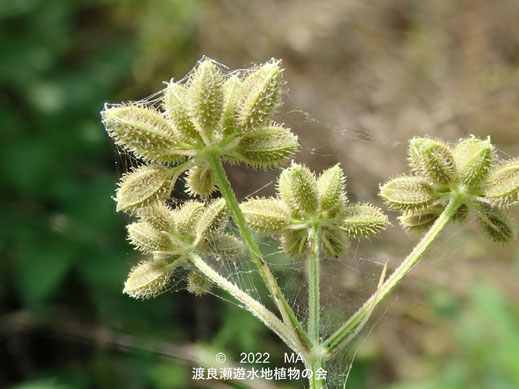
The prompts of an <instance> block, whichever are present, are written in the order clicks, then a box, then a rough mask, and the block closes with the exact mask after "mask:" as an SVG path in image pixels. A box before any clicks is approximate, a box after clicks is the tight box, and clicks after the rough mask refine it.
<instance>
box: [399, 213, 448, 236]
mask: <svg viewBox="0 0 519 389" xmlns="http://www.w3.org/2000/svg"><path fill="white" fill-rule="evenodd" d="M441 211H442V210H441V208H433V209H427V210H424V211H422V212H409V213H406V214H404V215H402V216H400V217H399V218H398V220H399V221H400V224H402V227H404V228H405V229H406V230H409V231H425V230H427V229H429V228H430V227H431V226H432V225H433V224H434V222H435V221H436V219H438V216H440V213H441Z"/></svg>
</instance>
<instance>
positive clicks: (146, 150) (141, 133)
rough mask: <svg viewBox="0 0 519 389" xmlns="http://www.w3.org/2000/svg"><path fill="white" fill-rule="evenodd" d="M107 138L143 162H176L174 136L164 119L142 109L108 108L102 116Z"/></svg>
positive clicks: (134, 106)
mask: <svg viewBox="0 0 519 389" xmlns="http://www.w3.org/2000/svg"><path fill="white" fill-rule="evenodd" d="M101 116H102V118H103V123H104V125H105V127H106V131H107V132H108V134H109V135H110V136H111V137H112V138H113V139H114V141H115V143H116V144H117V145H118V146H121V147H122V148H123V149H125V150H126V151H129V152H131V153H133V154H135V155H136V156H137V157H139V158H141V159H143V160H144V161H154V162H166V163H167V162H176V161H179V160H182V159H183V157H182V156H181V155H178V154H176V153H175V149H176V148H177V146H178V145H177V139H176V136H175V132H174V130H173V128H172V127H171V125H170V124H169V123H168V121H167V120H166V119H165V118H164V117H163V115H162V114H161V113H160V112H158V111H156V110H154V109H152V108H147V107H144V106H141V105H121V106H116V107H112V108H109V107H105V109H104V111H102V112H101Z"/></svg>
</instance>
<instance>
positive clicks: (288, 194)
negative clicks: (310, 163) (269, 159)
mask: <svg viewBox="0 0 519 389" xmlns="http://www.w3.org/2000/svg"><path fill="white" fill-rule="evenodd" d="M278 191H279V194H280V195H281V199H282V200H283V201H284V202H285V204H286V205H287V206H288V208H289V209H290V211H291V213H292V215H293V216H295V217H302V216H305V215H309V214H314V213H315V212H316V211H317V209H318V206H319V193H318V192H317V181H316V179H315V176H314V174H313V173H312V172H311V171H310V170H309V169H308V168H307V167H305V166H303V165H299V164H297V163H293V164H292V166H290V167H289V168H287V169H285V170H283V172H282V173H281V175H280V176H279V180H278Z"/></svg>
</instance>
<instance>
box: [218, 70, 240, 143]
mask: <svg viewBox="0 0 519 389" xmlns="http://www.w3.org/2000/svg"><path fill="white" fill-rule="evenodd" d="M223 91H224V102H223V113H222V134H223V137H224V138H226V137H228V136H229V135H232V134H235V133H236V132H237V131H238V107H239V103H240V98H241V95H242V93H241V91H242V84H241V81H240V78H239V77H238V76H231V77H229V79H228V80H227V81H225V84H224V85H223Z"/></svg>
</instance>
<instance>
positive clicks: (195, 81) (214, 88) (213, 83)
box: [187, 58, 225, 139]
mask: <svg viewBox="0 0 519 389" xmlns="http://www.w3.org/2000/svg"><path fill="white" fill-rule="evenodd" d="M224 81H225V80H224V77H223V74H222V73H221V72H220V69H218V67H217V66H216V64H215V63H214V62H213V61H211V60H210V59H207V58H205V59H203V60H201V61H199V63H198V67H197V68H196V69H195V71H194V72H193V74H192V75H191V77H190V80H189V88H188V91H187V92H188V94H189V96H188V101H189V105H188V106H189V108H190V110H191V117H192V118H193V120H194V121H195V122H196V123H198V125H199V126H200V127H201V131H203V132H204V134H203V135H205V137H206V138H209V139H210V138H211V137H212V135H213V134H212V133H213V132H214V131H215V130H216V128H217V126H218V125H219V124H220V123H219V122H220V120H221V116H222V108H223V101H224V90H223V84H224ZM201 135H202V134H201Z"/></svg>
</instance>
